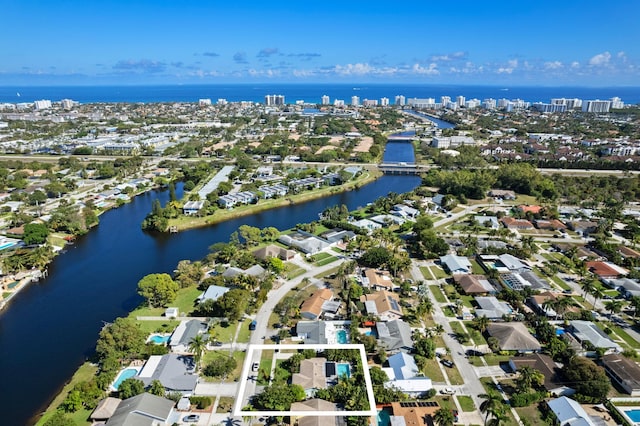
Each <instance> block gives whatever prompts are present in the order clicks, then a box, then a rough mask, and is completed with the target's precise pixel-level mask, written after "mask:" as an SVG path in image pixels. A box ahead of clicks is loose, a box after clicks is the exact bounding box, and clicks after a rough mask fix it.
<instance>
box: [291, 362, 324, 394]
mask: <svg viewBox="0 0 640 426" xmlns="http://www.w3.org/2000/svg"><path fill="white" fill-rule="evenodd" d="M326 363H327V360H326V359H325V358H309V359H303V360H302V361H300V372H299V373H294V374H293V376H292V377H291V383H292V384H294V385H300V386H302V388H303V389H304V390H305V392H306V393H307V396H308V397H312V396H313V395H314V394H315V391H316V390H318V389H326V388H327V368H326Z"/></svg>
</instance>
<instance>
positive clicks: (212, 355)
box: [200, 350, 245, 382]
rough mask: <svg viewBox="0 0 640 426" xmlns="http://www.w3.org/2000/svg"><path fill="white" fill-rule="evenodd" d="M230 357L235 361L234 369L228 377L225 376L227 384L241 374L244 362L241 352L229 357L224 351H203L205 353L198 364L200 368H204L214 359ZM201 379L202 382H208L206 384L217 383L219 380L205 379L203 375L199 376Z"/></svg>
mask: <svg viewBox="0 0 640 426" xmlns="http://www.w3.org/2000/svg"><path fill="white" fill-rule="evenodd" d="M229 356H232V357H233V358H234V359H235V360H236V368H235V369H234V370H233V371H232V372H231V373H229V375H228V376H227V378H226V379H225V380H226V381H227V382H231V381H237V380H238V378H239V377H240V373H241V372H242V363H243V362H244V356H245V353H244V352H242V351H236V352H234V353H233V354H231V355H229V352H228V351H226V350H224V351H205V353H204V354H203V355H202V361H201V362H200V364H201V365H202V367H204V366H206V365H207V364H209V363H210V362H211V361H213V360H214V359H216V358H219V357H229ZM200 377H202V378H204V380H206V381H208V382H219V381H220V378H217V377H216V378H213V377H206V376H204V375H202V376H200Z"/></svg>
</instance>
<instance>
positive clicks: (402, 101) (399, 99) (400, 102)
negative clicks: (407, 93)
mask: <svg viewBox="0 0 640 426" xmlns="http://www.w3.org/2000/svg"><path fill="white" fill-rule="evenodd" d="M406 103H407V101H406V99H405V97H404V96H403V95H396V99H395V104H396V105H400V106H404V105H406Z"/></svg>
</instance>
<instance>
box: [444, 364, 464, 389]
mask: <svg viewBox="0 0 640 426" xmlns="http://www.w3.org/2000/svg"><path fill="white" fill-rule="evenodd" d="M445 371H446V372H447V377H449V381H450V382H451V384H452V385H464V380H463V379H462V375H460V372H459V371H458V367H456V366H454V367H453V368H445Z"/></svg>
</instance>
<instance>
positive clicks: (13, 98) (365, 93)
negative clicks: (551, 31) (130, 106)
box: [0, 83, 640, 104]
mask: <svg viewBox="0 0 640 426" xmlns="http://www.w3.org/2000/svg"><path fill="white" fill-rule="evenodd" d="M265 95H284V96H285V101H286V103H290V104H292V103H295V102H296V101H305V102H306V103H318V104H319V103H320V102H321V98H322V96H324V95H326V96H329V97H330V100H331V103H333V101H334V100H335V99H341V100H344V101H345V103H346V104H350V102H351V97H352V96H358V97H359V98H360V101H361V102H362V101H363V100H364V99H377V100H378V101H379V100H380V99H381V98H383V97H386V98H389V103H390V104H394V101H395V97H396V96H397V95H402V96H404V97H405V98H406V99H409V98H434V99H436V101H437V102H439V101H440V98H441V97H442V96H449V97H451V98H452V100H455V98H456V97H457V96H464V97H465V98H466V99H467V100H468V99H473V98H477V99H480V100H483V99H486V98H493V99H502V98H506V99H509V100H512V99H522V100H524V101H527V102H550V100H551V99H552V98H578V99H583V100H584V99H603V100H606V99H610V98H612V97H619V98H620V99H622V101H623V102H625V104H639V103H640V87H630V86H617V87H579V86H575V87H571V86H488V85H487V86H484V85H453V84H451V85H444V84H437V85H420V84H344V83H341V84H326V83H322V84H293V83H289V84H283V83H280V84H267V83H264V84H184V85H176V84H174V85H109V86H0V103H22V102H33V101H36V100H40V99H48V100H51V101H53V102H56V101H60V100H62V99H72V100H74V101H77V102H80V103H97V102H104V103H114V102H115V103H121V102H124V103H155V102H198V100H199V99H211V101H212V102H213V103H215V102H216V101H217V100H218V99H226V100H227V101H228V102H239V101H250V102H260V103H262V102H264V97H265Z"/></svg>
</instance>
